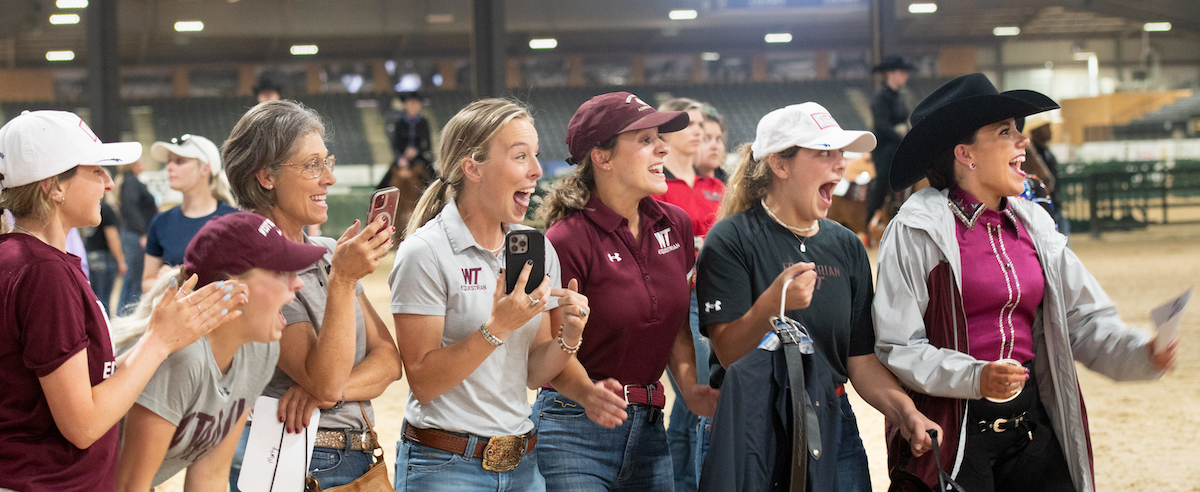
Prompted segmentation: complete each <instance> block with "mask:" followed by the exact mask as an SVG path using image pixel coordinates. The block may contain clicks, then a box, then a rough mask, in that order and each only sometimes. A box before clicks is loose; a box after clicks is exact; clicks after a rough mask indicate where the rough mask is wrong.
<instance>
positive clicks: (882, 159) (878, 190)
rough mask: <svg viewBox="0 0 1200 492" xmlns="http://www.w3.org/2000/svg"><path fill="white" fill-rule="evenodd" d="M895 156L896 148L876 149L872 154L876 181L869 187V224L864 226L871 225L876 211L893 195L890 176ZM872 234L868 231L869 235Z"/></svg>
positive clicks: (872, 181)
mask: <svg viewBox="0 0 1200 492" xmlns="http://www.w3.org/2000/svg"><path fill="white" fill-rule="evenodd" d="M895 155H896V149H895V148H884V149H881V148H876V151H875V152H872V153H871V160H872V161H873V162H874V163H875V179H873V180H871V185H870V186H869V187H867V222H866V223H865V224H863V225H864V226H870V225H871V218H873V217H875V211H877V210H879V209H880V207H883V202H884V200H885V199H886V198H887V196H888V195H890V194H891V193H892V188H891V186H890V185H888V175H890V174H891V169H892V157H894V156H895ZM870 232H871V231H867V233H868V234H870Z"/></svg>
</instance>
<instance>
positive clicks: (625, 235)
mask: <svg viewBox="0 0 1200 492" xmlns="http://www.w3.org/2000/svg"><path fill="white" fill-rule="evenodd" d="M638 212H639V213H640V214H641V228H642V233H641V236H642V241H641V243H640V244H639V243H638V242H637V241H634V239H633V234H632V233H631V232H630V230H629V221H628V220H626V219H625V218H624V217H622V216H620V215H618V214H617V213H616V212H613V211H612V209H610V208H608V206H606V205H605V204H604V203H603V202H601V201H600V199H599V198H597V197H596V195H595V194H593V195H592V198H591V200H590V201H588V204H587V206H586V207H585V208H584V210H581V211H578V212H575V213H574V214H572V215H570V216H568V217H567V218H565V219H563V220H560V221H558V222H556V223H555V224H554V225H553V226H552V227H550V230H549V231H546V237H547V238H549V239H550V242H551V243H552V244H554V249H556V250H558V259H559V262H560V263H561V265H562V280H563V285H566V284H567V283H568V282H569V281H570V280H571V279H572V278H574V279H578V280H579V291H580V293H582V294H583V295H585V296H587V298H588V306H589V308H590V309H591V314H590V315H589V318H588V323H587V327H586V328H585V329H584V332H583V346H582V347H581V348H580V349H579V354H578V357H579V362H581V363H582V364H583V367H584V368H586V369H587V371H588V375H589V376H590V377H591V378H592V379H596V380H600V379H606V378H613V379H616V380H617V381H620V382H621V383H622V384H641V385H644V384H650V383H653V382H656V381H658V380H659V378H661V377H662V372H663V369H665V368H666V367H667V359H668V358H669V357H670V355H671V347H672V346H673V345H674V343H675V335H676V334H677V333H678V332H679V327H680V326H681V325H682V324H683V322H684V320H685V319H686V318H687V315H688V307H689V306H690V304H691V293H690V288H689V287H688V278H687V277H688V272H690V271H691V270H692V266H693V265H694V264H695V258H696V253H695V244H694V242H693V240H692V221H691V219H690V218H688V215H687V212H684V211H683V209H681V208H679V207H676V206H674V205H671V204H669V203H663V202H659V201H658V200H655V199H653V198H644V199H642V201H641V203H640V204H639V205H638Z"/></svg>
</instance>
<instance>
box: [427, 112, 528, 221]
mask: <svg viewBox="0 0 1200 492" xmlns="http://www.w3.org/2000/svg"><path fill="white" fill-rule="evenodd" d="M518 118H519V119H524V120H526V121H528V122H529V123H530V124H533V117H532V116H530V115H529V111H528V110H527V109H526V108H525V106H524V105H523V104H521V103H519V102H517V101H512V100H509V99H499V98H491V99H480V100H478V101H475V102H473V103H471V104H468V105H467V107H465V108H462V110H460V111H459V112H458V114H456V115H454V117H453V118H450V121H448V122H446V126H445V127H443V128H442V145H441V152H439V153H438V161H437V163H436V164H434V166H435V169H437V172H438V178H437V179H436V180H434V182H433V183H430V184H429V187H428V188H425V192H424V193H422V194H421V199H420V200H418V201H417V205H416V207H415V208H414V209H413V212H412V216H411V217H409V219H408V226H407V227H406V228H405V229H404V236H405V237H407V236H408V235H410V234H413V233H415V232H417V229H420V228H421V226H423V225H425V223H426V222H429V221H430V220H432V219H433V218H434V217H437V214H438V213H440V212H441V211H442V208H443V207H445V206H446V203H447V202H449V201H450V200H451V199H453V198H454V197H455V196H457V195H458V193H459V192H460V191H462V183H463V178H464V174H463V170H462V161H463V159H468V158H469V159H471V160H474V161H475V162H484V161H487V159H488V150H489V148H490V146H491V143H492V138H494V137H495V136H496V134H498V133H500V130H501V129H502V128H504V125H507V124H508V123H509V122H510V121H513V120H515V119H518Z"/></svg>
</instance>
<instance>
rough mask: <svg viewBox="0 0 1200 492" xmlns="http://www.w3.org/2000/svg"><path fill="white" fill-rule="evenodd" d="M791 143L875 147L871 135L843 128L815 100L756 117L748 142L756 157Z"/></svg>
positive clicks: (864, 149) (822, 147)
mask: <svg viewBox="0 0 1200 492" xmlns="http://www.w3.org/2000/svg"><path fill="white" fill-rule="evenodd" d="M792 147H804V148H806V149H817V150H826V149H828V150H835V149H846V150H849V151H851V152H870V151H871V150H872V149H874V148H875V135H874V134H872V133H871V132H863V131H849V130H843V129H842V127H841V126H839V125H838V124H837V121H834V119H833V116H831V115H830V114H829V111H828V110H826V109H825V107H824V106H821V105H820V104H817V103H815V102H806V103H803V104H793V105H791V106H788V107H786V108H780V109H776V110H775V111H771V112H770V113H767V115H766V116H763V117H762V119H761V120H759V122H758V132H757V135H756V136H755V137H754V143H753V144H751V146H750V148H751V149H752V150H753V151H754V158H755V159H756V160H757V159H762V158H764V157H766V156H767V155H768V154H773V153H775V152H781V151H784V150H787V149H790V148H792Z"/></svg>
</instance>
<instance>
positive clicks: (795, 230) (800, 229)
mask: <svg viewBox="0 0 1200 492" xmlns="http://www.w3.org/2000/svg"><path fill="white" fill-rule="evenodd" d="M759 203H761V204H762V208H763V210H765V211H766V212H767V215H768V216H770V217H771V219H772V220H774V221H775V223H776V224H779V225H781V226H783V227H784V228H785V229H787V230H788V232H791V233H792V236H795V237H796V240H797V241H800V252H801V253H807V252H808V248H807V247H805V246H804V240H805V239H808V238H807V237H802V236H800V235H801V234H804V233H806V232H812V231H815V230H817V226H819V225H820V223H821V222H820V221H816V222H813V225H811V226H809V227H793V226H790V225H787V224H785V223H784V222H783V221H782V220H779V217H776V216H775V212H772V211H771V207H768V206H767V201H766V199H763V200H759Z"/></svg>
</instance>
